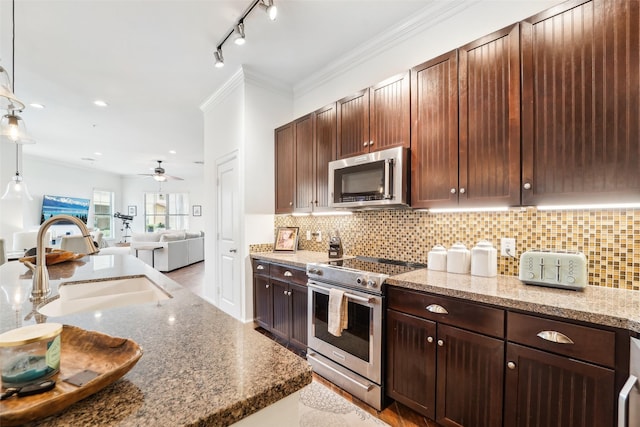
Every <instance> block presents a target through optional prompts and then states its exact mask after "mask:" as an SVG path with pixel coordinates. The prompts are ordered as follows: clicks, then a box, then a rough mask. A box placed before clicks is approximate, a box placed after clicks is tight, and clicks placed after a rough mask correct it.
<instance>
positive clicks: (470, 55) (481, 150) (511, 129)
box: [458, 24, 520, 206]
mask: <svg viewBox="0 0 640 427" xmlns="http://www.w3.org/2000/svg"><path fill="white" fill-rule="evenodd" d="M458 52H459V59H458V60H459V64H458V66H459V79H460V107H459V108H460V135H459V138H460V140H459V161H460V167H459V171H458V174H459V182H460V184H459V185H460V187H459V189H458V192H459V196H458V201H459V204H460V206H507V205H509V206H515V205H519V204H520V32H519V25H518V24H516V25H515V26H511V27H510V28H505V29H503V30H501V31H498V32H496V33H493V34H491V35H488V36H486V37H483V38H481V39H479V40H476V41H474V42H472V43H470V44H468V45H466V46H464V47H462V48H460V49H459V51H458Z"/></svg>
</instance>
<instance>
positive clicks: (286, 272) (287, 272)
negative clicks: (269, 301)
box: [284, 270, 293, 277]
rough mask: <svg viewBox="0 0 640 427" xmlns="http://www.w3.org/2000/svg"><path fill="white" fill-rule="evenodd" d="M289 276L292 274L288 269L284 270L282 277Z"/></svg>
mask: <svg viewBox="0 0 640 427" xmlns="http://www.w3.org/2000/svg"><path fill="white" fill-rule="evenodd" d="M291 276H293V274H291V272H290V271H289V270H287V271H285V272H284V277H291Z"/></svg>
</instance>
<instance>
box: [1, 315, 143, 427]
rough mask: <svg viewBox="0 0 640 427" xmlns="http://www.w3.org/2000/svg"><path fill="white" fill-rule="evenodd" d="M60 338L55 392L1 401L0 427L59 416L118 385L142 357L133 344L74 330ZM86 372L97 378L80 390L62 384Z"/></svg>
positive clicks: (67, 330)
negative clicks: (58, 368) (90, 397)
mask: <svg viewBox="0 0 640 427" xmlns="http://www.w3.org/2000/svg"><path fill="white" fill-rule="evenodd" d="M60 338H61V352H62V353H61V356H60V372H59V373H57V374H56V375H54V376H53V377H52V379H54V380H55V381H56V386H55V388H54V389H53V390H51V391H48V392H45V393H42V394H37V395H34V396H27V397H20V398H18V397H15V396H14V397H10V398H8V399H6V400H3V401H0V425H1V426H3V427H5V426H15V425H19V424H24V423H27V422H30V421H34V420H37V419H39V418H43V417H47V416H49V415H53V414H55V413H57V412H60V411H62V410H64V409H65V408H67V407H69V406H70V405H72V404H73V403H75V402H77V401H79V400H82V399H84V398H85V397H88V396H90V395H92V394H94V393H96V392H97V391H99V390H102V389H103V388H104V387H106V386H108V385H109V384H112V383H114V382H115V381H117V380H118V379H119V378H120V377H122V376H123V375H124V374H126V373H127V372H129V370H130V369H131V368H133V366H134V365H135V364H136V362H138V359H140V357H141V356H142V348H141V347H140V346H139V345H138V344H137V343H135V342H134V341H132V340H129V339H126V338H117V337H112V336H110V335H106V334H102V333H100V332H95V331H86V330H84V329H81V328H78V327H76V326H71V325H64V326H63V329H62V334H61V336H60ZM85 369H90V370H92V371H95V372H97V373H99V374H100V375H98V376H97V377H96V378H94V379H92V380H90V381H88V382H87V383H85V384H83V385H82V386H79V387H78V386H75V385H72V384H70V383H67V382H65V381H63V379H66V378H69V377H71V376H72V375H75V374H77V373H78V372H81V371H84V370H85Z"/></svg>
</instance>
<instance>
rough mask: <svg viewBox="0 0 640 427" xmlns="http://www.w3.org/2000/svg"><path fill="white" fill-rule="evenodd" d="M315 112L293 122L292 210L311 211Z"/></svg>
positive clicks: (313, 195)
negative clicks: (293, 177)
mask: <svg viewBox="0 0 640 427" xmlns="http://www.w3.org/2000/svg"><path fill="white" fill-rule="evenodd" d="M314 125H315V114H313V113H312V114H307V115H306V116H304V117H301V118H299V119H297V120H296V121H294V122H293V127H294V132H293V135H294V141H295V168H293V170H294V174H295V181H294V189H295V198H294V199H295V203H294V211H296V212H311V210H312V209H313V204H314V201H315V173H314V167H313V164H314V148H315V147H314Z"/></svg>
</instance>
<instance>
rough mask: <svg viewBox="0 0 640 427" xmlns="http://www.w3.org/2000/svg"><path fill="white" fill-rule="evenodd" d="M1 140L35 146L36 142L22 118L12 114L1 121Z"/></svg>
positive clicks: (3, 117) (6, 115)
mask: <svg viewBox="0 0 640 427" xmlns="http://www.w3.org/2000/svg"><path fill="white" fill-rule="evenodd" d="M0 140H2V141H4V142H13V143H15V144H35V143H36V141H35V140H34V139H33V138H32V137H31V135H29V134H28V133H27V127H26V125H25V124H24V120H22V117H20V116H18V115H17V114H15V112H13V111H12V112H11V113H9V114H5V115H4V116H2V119H0Z"/></svg>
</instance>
